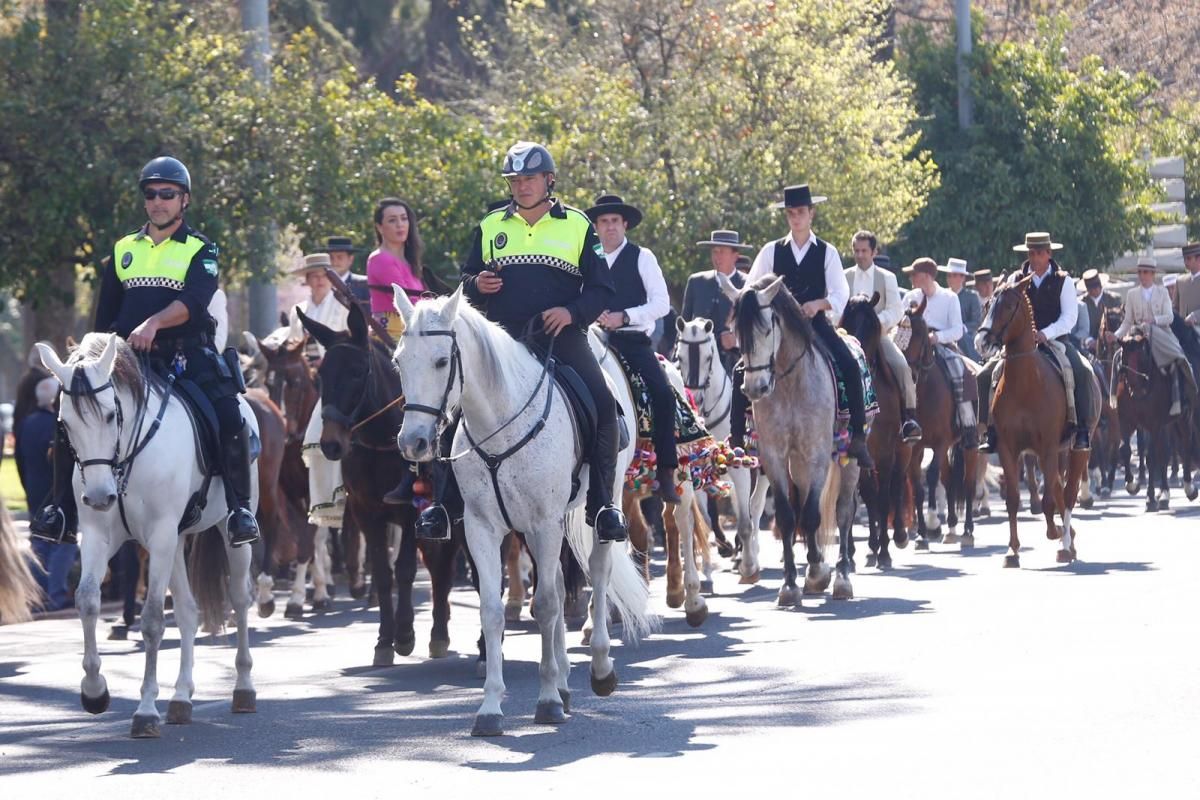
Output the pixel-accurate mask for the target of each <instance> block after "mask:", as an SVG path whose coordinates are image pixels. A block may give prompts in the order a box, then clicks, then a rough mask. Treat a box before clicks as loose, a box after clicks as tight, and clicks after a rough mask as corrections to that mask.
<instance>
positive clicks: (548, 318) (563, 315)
mask: <svg viewBox="0 0 1200 800" xmlns="http://www.w3.org/2000/svg"><path fill="white" fill-rule="evenodd" d="M570 324H571V312H570V311H568V310H567V309H566V308H564V307H563V306H555V307H554V308H547V309H546V310H545V311H543V312H542V327H543V328H545V329H546V333H548V334H550V335H551V336H558V332H559V331H561V330H562V329H563V328H565V327H567V326H568V325H570Z"/></svg>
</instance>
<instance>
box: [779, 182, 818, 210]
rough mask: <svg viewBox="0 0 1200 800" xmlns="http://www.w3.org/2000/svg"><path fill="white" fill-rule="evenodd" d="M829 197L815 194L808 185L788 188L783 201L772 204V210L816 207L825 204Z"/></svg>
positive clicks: (785, 190)
mask: <svg viewBox="0 0 1200 800" xmlns="http://www.w3.org/2000/svg"><path fill="white" fill-rule="evenodd" d="M828 199H829V198H828V197H825V196H824V195H820V194H813V193H812V192H810V191H809V190H808V184H807V183H802V184H800V185H799V186H786V187H784V190H783V200H781V201H779V202H778V203H772V204H771V208H800V207H801V206H815V205H816V204H817V203H824V202H825V201H826V200H828Z"/></svg>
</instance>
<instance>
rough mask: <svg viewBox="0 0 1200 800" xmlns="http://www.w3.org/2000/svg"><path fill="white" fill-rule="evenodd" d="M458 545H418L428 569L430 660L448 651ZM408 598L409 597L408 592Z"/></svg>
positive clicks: (410, 594)
mask: <svg viewBox="0 0 1200 800" xmlns="http://www.w3.org/2000/svg"><path fill="white" fill-rule="evenodd" d="M458 545H459V543H458V542H457V541H455V540H453V539H451V541H449V542H430V543H427V544H424V543H423V544H422V545H421V559H422V560H423V561H424V562H425V567H426V569H428V570H429V584H430V592H431V595H432V598H431V600H432V603H433V628H432V630H431V631H430V634H429V657H430V658H445V657H446V656H447V655H448V654H449V652H450V589H451V588H452V587H453V586H454V567H455V562H456V561H457V560H458ZM518 579H519V576H518ZM409 597H412V593H411V592H410V593H409Z"/></svg>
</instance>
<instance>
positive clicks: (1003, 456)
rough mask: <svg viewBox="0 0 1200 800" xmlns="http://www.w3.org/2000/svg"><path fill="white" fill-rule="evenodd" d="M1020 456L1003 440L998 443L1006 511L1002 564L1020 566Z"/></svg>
mask: <svg viewBox="0 0 1200 800" xmlns="http://www.w3.org/2000/svg"><path fill="white" fill-rule="evenodd" d="M1020 465H1021V459H1020V456H1018V455H1017V453H1015V452H1014V451H1013V449H1012V448H1011V447H1010V446H1008V445H1006V444H1005V443H1004V442H1003V441H1001V443H1000V468H1001V469H1002V470H1004V508H1005V510H1006V511H1007V512H1008V554H1007V555H1005V556H1004V566H1006V567H1019V566H1021V540H1020V539H1019V538H1018V537H1017V514H1018V513H1019V512H1020V511H1021V486H1020V483H1019V481H1020V472H1019V468H1020Z"/></svg>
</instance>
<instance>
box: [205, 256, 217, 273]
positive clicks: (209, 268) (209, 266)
mask: <svg viewBox="0 0 1200 800" xmlns="http://www.w3.org/2000/svg"><path fill="white" fill-rule="evenodd" d="M203 263H204V271H205V272H207V273H208V274H209V275H212V276H213V277H214V278H215V277H217V262H216V261H214V260H212V259H211V258H206V259H204V262H203Z"/></svg>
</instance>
